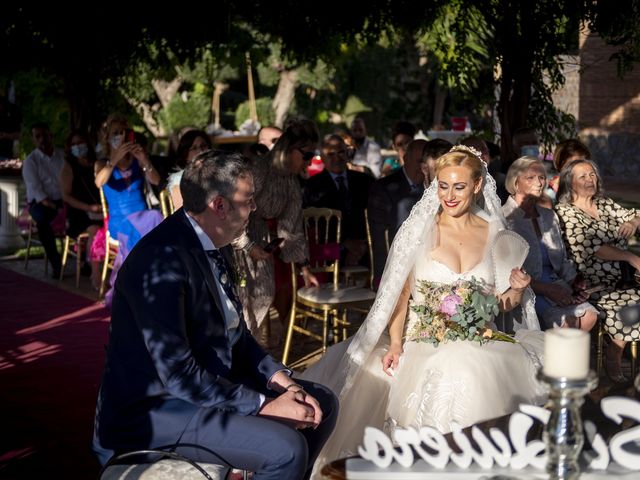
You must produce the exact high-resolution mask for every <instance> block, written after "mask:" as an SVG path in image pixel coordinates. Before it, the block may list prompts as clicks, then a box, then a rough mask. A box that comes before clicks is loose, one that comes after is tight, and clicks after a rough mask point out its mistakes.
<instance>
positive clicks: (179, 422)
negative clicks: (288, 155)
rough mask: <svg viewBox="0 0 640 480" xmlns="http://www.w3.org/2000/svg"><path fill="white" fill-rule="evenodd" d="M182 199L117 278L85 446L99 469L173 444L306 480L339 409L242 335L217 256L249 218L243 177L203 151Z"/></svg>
mask: <svg viewBox="0 0 640 480" xmlns="http://www.w3.org/2000/svg"><path fill="white" fill-rule="evenodd" d="M180 190H181V193H182V198H183V200H184V206H183V208H181V209H179V210H177V211H176V212H175V213H174V214H173V215H171V216H170V217H168V218H167V219H166V220H165V221H164V222H162V224H160V225H159V226H157V227H156V228H155V229H154V230H152V231H151V232H150V233H149V234H147V235H146V236H145V237H143V238H142V239H141V240H140V241H139V242H138V244H137V245H136V246H135V247H134V249H133V250H132V251H131V253H130V254H129V256H128V257H127V259H126V260H125V262H124V264H123V266H122V268H121V269H120V273H119V275H118V279H117V281H116V284H115V296H114V300H113V311H112V317H111V330H110V338H109V346H108V349H107V354H106V357H107V358H106V364H105V369H104V374H103V378H102V385H101V388H100V393H99V398H98V405H97V407H96V419H95V431H94V439H93V448H94V450H95V452H96V454H97V455H98V457H99V459H100V461H101V462H102V463H105V462H106V461H107V460H108V459H109V458H110V457H111V456H112V455H114V454H119V453H122V452H126V451H132V450H140V449H149V448H158V447H161V446H166V445H176V451H177V452H178V453H180V454H182V455H184V456H187V457H189V458H191V459H193V460H196V461H203V462H211V463H221V462H222V461H226V462H228V463H229V464H230V465H231V466H233V467H235V468H241V469H245V470H251V471H253V472H255V475H254V478H255V479H256V480H257V479H283V478H291V479H298V478H305V477H307V476H308V475H309V474H310V467H311V466H312V465H313V462H314V460H315V459H316V456H317V455H318V453H319V451H320V449H321V448H322V446H323V444H324V443H325V441H326V440H327V438H328V436H329V435H330V434H331V431H332V430H333V427H334V424H335V421H336V418H337V409H338V405H337V399H336V398H335V396H334V395H333V394H332V393H331V392H330V391H329V390H328V389H326V388H325V387H323V386H321V385H317V384H313V383H310V382H304V381H297V382H296V381H294V380H292V379H291V378H290V373H291V372H290V371H289V370H287V369H286V368H285V367H284V366H283V365H282V364H281V363H279V362H277V361H276V360H274V359H273V358H272V357H271V356H270V355H268V354H267V353H265V352H264V350H262V348H260V346H258V344H257V343H256V341H255V340H254V339H253V337H252V336H251V335H250V334H249V332H248V330H247V328H246V326H245V322H244V319H243V317H242V308H241V306H240V302H239V300H238V297H237V294H236V291H235V285H234V283H235V282H234V280H235V277H236V275H235V272H234V269H233V267H232V264H231V263H230V262H229V260H228V252H227V251H226V250H227V249H226V248H225V247H227V245H229V243H230V242H231V240H233V239H234V238H235V237H236V236H238V235H239V234H240V233H241V232H242V231H243V230H244V228H245V227H246V226H247V221H248V218H249V214H250V213H251V212H252V211H253V210H255V203H254V201H253V194H254V185H253V178H252V176H251V173H250V171H249V170H248V167H247V165H246V164H245V162H244V160H243V158H242V157H241V156H240V155H237V154H231V153H223V152H218V151H208V152H204V153H202V154H201V155H200V156H199V157H197V158H196V159H195V160H194V161H192V162H191V163H190V164H189V165H187V167H186V169H185V172H184V175H183V177H182V180H181V183H180ZM307 427H312V428H307Z"/></svg>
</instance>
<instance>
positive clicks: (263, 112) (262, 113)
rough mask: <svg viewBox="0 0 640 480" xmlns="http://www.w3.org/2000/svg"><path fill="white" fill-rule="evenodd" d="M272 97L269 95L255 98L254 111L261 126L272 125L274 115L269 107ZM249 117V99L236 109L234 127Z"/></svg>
mask: <svg viewBox="0 0 640 480" xmlns="http://www.w3.org/2000/svg"><path fill="white" fill-rule="evenodd" d="M272 102H273V99H272V98H270V97H262V98H258V99H256V111H257V112H258V121H259V122H260V125H262V126H263V127H265V126H267V125H273V122H274V121H275V118H276V115H275V113H274V111H273V108H272V107H271V103H272ZM249 118H250V115H249V100H247V101H246V102H242V103H241V104H240V105H238V108H237V109H236V128H238V127H239V126H240V125H242V124H243V123H244V121H245V120H248V119H249Z"/></svg>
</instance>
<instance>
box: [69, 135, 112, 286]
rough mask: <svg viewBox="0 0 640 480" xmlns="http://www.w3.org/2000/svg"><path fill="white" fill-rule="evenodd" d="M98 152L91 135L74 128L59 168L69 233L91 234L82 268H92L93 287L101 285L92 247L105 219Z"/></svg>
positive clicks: (73, 235)
mask: <svg viewBox="0 0 640 480" xmlns="http://www.w3.org/2000/svg"><path fill="white" fill-rule="evenodd" d="M95 161H96V153H95V150H94V149H93V145H92V144H91V142H90V141H89V138H88V136H87V135H86V134H85V133H84V132H81V131H77V130H76V131H73V132H71V133H70V134H69V136H68V137H67V142H66V145H65V162H64V165H63V167H62V171H61V172H60V190H61V191H62V198H63V200H64V202H65V204H66V209H67V223H68V228H67V235H69V236H70V237H72V238H76V237H77V236H78V235H80V234H81V233H83V232H86V233H88V234H89V240H88V242H87V259H86V261H87V262H90V263H91V266H90V267H89V264H88V263H85V266H83V270H84V271H86V270H88V269H89V268H90V270H91V282H92V284H93V287H94V288H96V289H98V288H100V262H99V259H94V258H91V255H90V253H89V252H90V251H91V246H92V244H93V240H94V238H95V235H96V233H97V232H98V230H99V229H100V227H101V226H102V223H103V219H102V208H101V207H100V193H99V192H98V188H97V187H96V185H95V182H94V173H93V170H94V163H95Z"/></svg>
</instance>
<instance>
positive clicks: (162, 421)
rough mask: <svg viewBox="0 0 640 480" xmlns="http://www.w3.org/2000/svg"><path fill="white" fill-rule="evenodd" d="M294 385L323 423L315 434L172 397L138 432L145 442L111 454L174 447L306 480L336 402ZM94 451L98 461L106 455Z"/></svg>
mask: <svg viewBox="0 0 640 480" xmlns="http://www.w3.org/2000/svg"><path fill="white" fill-rule="evenodd" d="M296 382H297V383H299V384H300V385H302V386H303V387H304V389H305V391H306V392H307V393H309V394H310V395H312V396H313V397H314V398H315V399H316V400H318V403H319V404H320V408H321V409H322V412H323V420H322V423H321V424H320V425H319V426H318V428H316V429H315V430H313V429H312V428H307V429H303V430H296V429H294V428H293V427H290V426H288V425H285V424H284V423H282V422H279V421H276V420H271V419H268V418H264V417H260V416H255V415H248V416H242V415H238V414H235V413H231V412H226V411H222V410H218V409H213V408H202V407H197V406H195V405H193V404H191V403H188V402H185V401H183V400H178V399H172V400H167V401H165V402H163V404H162V405H161V406H159V408H157V409H154V410H153V411H152V412H151V413H150V414H149V416H148V417H147V420H148V421H150V422H151V425H148V427H150V428H145V429H144V430H145V431H147V432H151V433H150V435H151V438H149V439H141V438H129V439H128V440H125V439H124V438H123V439H122V440H124V442H123V443H124V444H126V445H124V444H123V445H122V448H123V450H122V452H115V453H123V452H124V451H132V450H142V449H145V448H159V447H165V446H167V445H175V444H177V445H179V446H178V447H177V448H176V449H175V451H176V452H177V453H179V454H181V455H183V456H185V457H187V458H190V459H192V460H195V461H196V462H203V463H216V464H220V465H229V466H231V467H233V468H238V469H243V470H249V471H252V472H255V475H254V477H253V478H254V479H255V480H264V479H274V480H275V479H278V480H280V479H291V480H294V479H302V478H308V477H309V475H310V474H311V470H312V468H313V463H314V462H315V460H316V458H317V456H318V454H319V453H320V450H321V449H322V447H323V445H324V444H325V442H326V441H327V440H328V438H329V436H330V435H331V432H332V431H333V427H334V426H335V422H336V420H337V418H338V400H337V398H336V396H335V395H334V394H333V393H332V392H331V391H330V390H329V389H328V388H326V387H324V386H322V385H319V384H316V383H312V382H307V381H304V380H299V379H296ZM271 393H272V394H273V392H271ZM123 433H124V432H123ZM187 445H197V447H191V446H187ZM94 448H95V444H94ZM97 453H98V455H99V456H100V457H101V458H100V460H101V462H102V463H104V462H105V461H106V460H107V459H108V457H109V456H110V455H109V454H107V455H106V457H105V456H104V454H106V453H107V452H97ZM111 453H113V452H111Z"/></svg>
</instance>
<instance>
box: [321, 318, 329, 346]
mask: <svg viewBox="0 0 640 480" xmlns="http://www.w3.org/2000/svg"><path fill="white" fill-rule="evenodd" d="M322 317H323V318H322V354H323V355H324V354H325V352H326V351H327V337H328V336H329V310H327V309H326V308H325V309H324V311H323V313H322Z"/></svg>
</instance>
